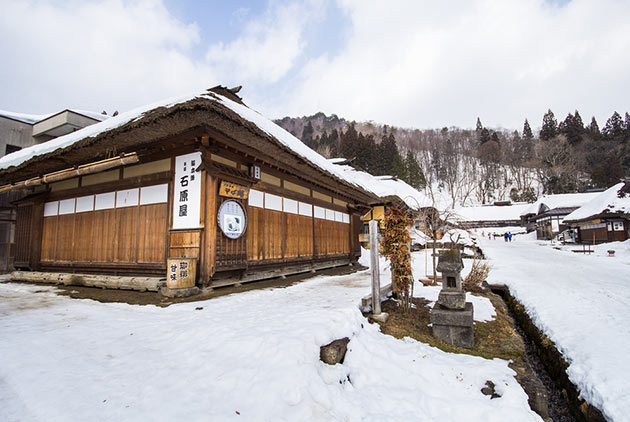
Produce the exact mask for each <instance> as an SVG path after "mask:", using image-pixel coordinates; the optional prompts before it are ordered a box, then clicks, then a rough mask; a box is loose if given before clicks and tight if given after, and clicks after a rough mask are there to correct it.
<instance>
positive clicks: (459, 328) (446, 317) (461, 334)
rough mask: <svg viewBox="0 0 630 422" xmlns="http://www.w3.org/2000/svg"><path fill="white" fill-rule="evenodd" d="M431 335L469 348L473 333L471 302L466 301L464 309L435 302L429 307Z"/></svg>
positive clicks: (471, 344) (454, 344)
mask: <svg viewBox="0 0 630 422" xmlns="http://www.w3.org/2000/svg"><path fill="white" fill-rule="evenodd" d="M431 326H432V331H433V336H434V337H436V338H439V339H440V340H442V341H444V342H445V343H448V344H452V345H453V346H458V347H464V348H466V349H471V348H472V346H473V341H474V339H475V334H474V330H473V304H472V303H470V302H466V305H465V307H464V309H461V310H454V309H447V308H444V307H442V306H441V305H440V304H439V303H436V304H435V306H434V307H433V309H431Z"/></svg>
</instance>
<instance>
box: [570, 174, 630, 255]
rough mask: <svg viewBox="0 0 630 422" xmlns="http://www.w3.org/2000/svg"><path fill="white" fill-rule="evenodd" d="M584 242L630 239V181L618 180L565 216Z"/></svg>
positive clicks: (579, 238) (580, 240) (579, 239)
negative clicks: (620, 181)
mask: <svg viewBox="0 0 630 422" xmlns="http://www.w3.org/2000/svg"><path fill="white" fill-rule="evenodd" d="M563 222H564V224H566V225H569V226H571V227H575V228H577V231H578V241H579V242H581V243H589V244H594V243H604V242H615V241H623V240H627V239H630V181H626V182H622V183H618V184H616V185H615V186H613V187H611V188H609V189H607V190H606V191H604V192H602V193H600V194H599V195H597V196H596V197H595V198H593V199H592V200H590V201H589V202H587V203H586V204H584V205H582V206H581V207H580V208H578V209H576V210H575V211H573V212H572V213H571V214H568V215H567V216H566V217H564V221H563Z"/></svg>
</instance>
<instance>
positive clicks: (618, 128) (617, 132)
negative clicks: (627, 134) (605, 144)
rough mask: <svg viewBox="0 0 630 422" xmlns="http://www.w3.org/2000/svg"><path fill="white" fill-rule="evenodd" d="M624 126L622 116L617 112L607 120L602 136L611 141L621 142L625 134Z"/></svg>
mask: <svg viewBox="0 0 630 422" xmlns="http://www.w3.org/2000/svg"><path fill="white" fill-rule="evenodd" d="M623 126H624V122H623V120H622V118H621V116H620V115H619V113H617V112H616V111H615V112H614V113H613V115H612V116H610V118H609V119H608V120H606V125H605V126H604V128H603V129H602V135H603V136H604V138H605V139H607V140H609V141H613V140H621V139H622V138H623V132H624V130H623Z"/></svg>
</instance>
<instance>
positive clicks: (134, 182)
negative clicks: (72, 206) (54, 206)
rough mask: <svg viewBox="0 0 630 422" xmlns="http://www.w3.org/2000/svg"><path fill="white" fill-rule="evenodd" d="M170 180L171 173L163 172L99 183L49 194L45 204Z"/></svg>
mask: <svg viewBox="0 0 630 422" xmlns="http://www.w3.org/2000/svg"><path fill="white" fill-rule="evenodd" d="M171 178H172V177H171V172H168V171H164V172H161V173H153V174H148V175H144V176H138V177H130V178H128V179H119V180H116V181H113V182H106V183H99V184H98V185H91V186H84V187H79V188H73V189H67V190H62V191H58V192H50V193H49V194H48V196H47V197H46V202H48V201H56V200H59V199H66V198H72V197H75V196H85V195H96V194H99V193H105V192H112V191H116V190H121V189H133V188H141V187H146V186H152V185H159V184H163V183H168V182H170V181H171Z"/></svg>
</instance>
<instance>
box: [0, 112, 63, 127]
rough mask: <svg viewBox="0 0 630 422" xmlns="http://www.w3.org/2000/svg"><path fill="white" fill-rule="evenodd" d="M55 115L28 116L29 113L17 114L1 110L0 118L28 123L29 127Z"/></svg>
mask: <svg viewBox="0 0 630 422" xmlns="http://www.w3.org/2000/svg"><path fill="white" fill-rule="evenodd" d="M52 115H53V114H27V113H15V112H13V111H6V110H0V117H6V118H7V119H11V120H17V121H19V122H22V123H28V124H29V125H32V124H35V123H37V122H40V121H42V120H44V119H46V118H48V117H50V116H52Z"/></svg>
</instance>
